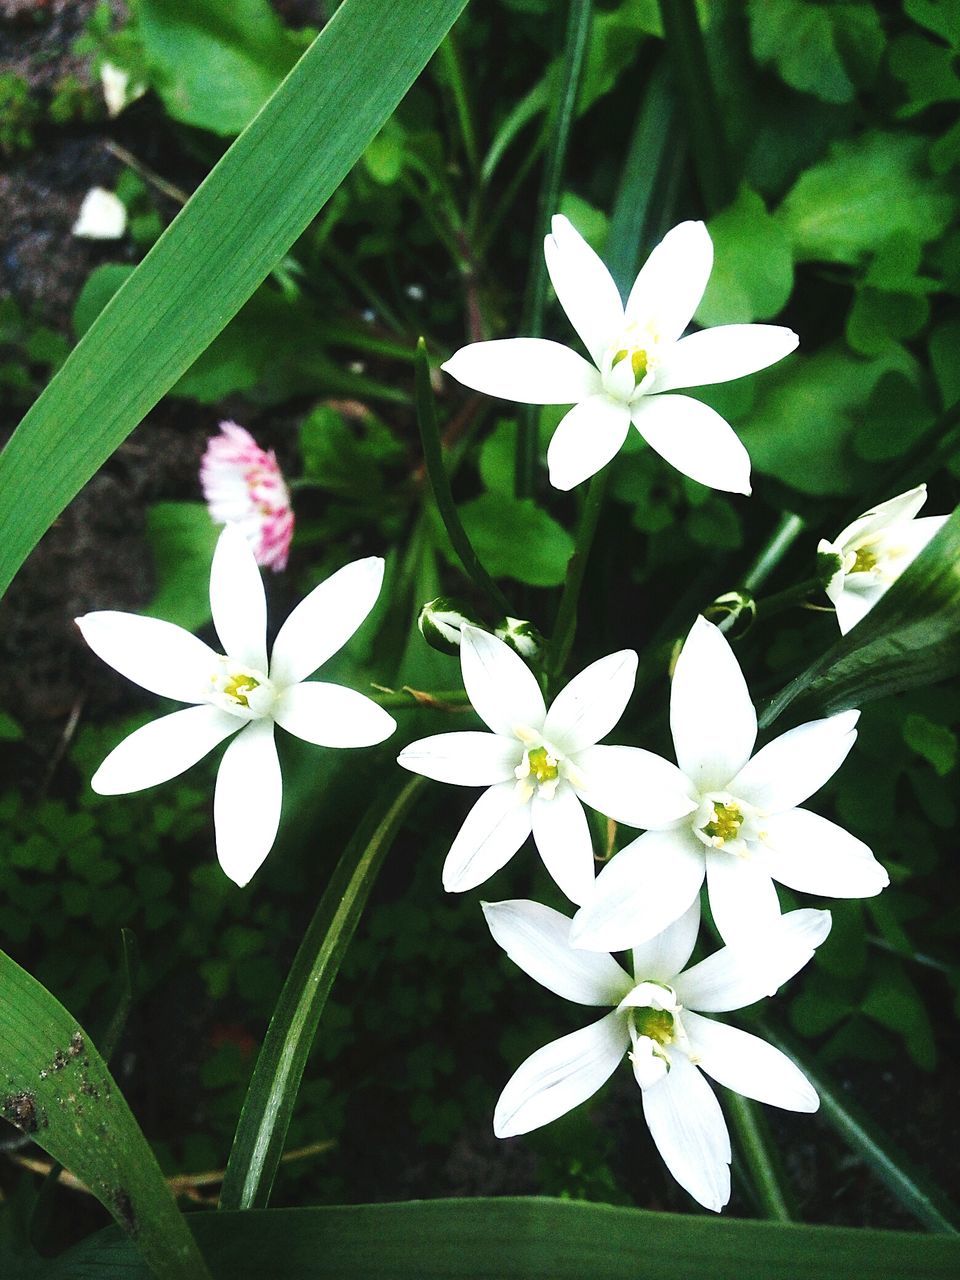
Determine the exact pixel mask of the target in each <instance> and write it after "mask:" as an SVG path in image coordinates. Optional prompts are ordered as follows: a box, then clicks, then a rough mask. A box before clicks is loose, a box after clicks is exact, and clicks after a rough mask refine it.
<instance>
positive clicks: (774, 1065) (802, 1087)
mask: <svg viewBox="0 0 960 1280" xmlns="http://www.w3.org/2000/svg"><path fill="white" fill-rule="evenodd" d="M683 1026H684V1030H685V1031H686V1033H687V1035H688V1036H689V1037H690V1048H691V1051H692V1052H693V1053H694V1054H695V1055H696V1059H697V1063H698V1064H699V1066H700V1068H701V1069H702V1070H703V1071H705V1072H706V1073H707V1075H708V1076H713V1078H714V1080H716V1081H717V1082H718V1083H719V1084H722V1085H725V1086H726V1087H727V1088H728V1089H733V1090H734V1092H735V1093H741V1094H743V1096H744V1097H745V1098H755V1099H756V1100H757V1102H766V1103H768V1104H769V1105H770V1106H772V1107H783V1108H784V1109H785V1110H786V1111H816V1110H817V1108H818V1107H819V1106H820V1099H819V1098H818V1097H817V1091H816V1089H814V1087H813V1085H812V1084H811V1083H810V1081H809V1080H808V1079H807V1077H806V1076H805V1075H804V1074H803V1072H802V1071H801V1070H800V1068H799V1067H797V1066H795V1065H794V1064H793V1063H792V1062H791V1061H790V1059H789V1058H788V1057H787V1055H786V1054H785V1053H781V1052H780V1050H779V1049H775V1048H774V1047H773V1045H772V1044H767V1042H766V1040H761V1039H760V1037H759V1036H753V1035H750V1034H749V1032H747V1031H740V1030H739V1029H738V1028H737V1027H728V1026H726V1025H725V1024H724V1023H722V1022H714V1021H712V1020H711V1019H710V1018H701V1016H700V1015H699V1014H698V1013H689V1012H688V1013H686V1014H684V1018H683Z"/></svg>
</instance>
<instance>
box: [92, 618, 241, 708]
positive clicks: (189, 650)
mask: <svg viewBox="0 0 960 1280" xmlns="http://www.w3.org/2000/svg"><path fill="white" fill-rule="evenodd" d="M76 623H77V626H78V627H79V628H80V630H81V632H82V633H83V638H84V640H86V642H87V644H88V645H89V646H90V648H91V649H92V650H93V652H94V653H95V654H96V655H97V657H98V658H102V659H103V661H104V662H107V663H109V664H110V666H111V667H113V668H114V669H115V670H116V671H119V672H120V674H121V675H122V676H126V678H127V679H128V680H132V681H133V682H134V684H138V685H140V686H141V688H143V689H149V690H150V692H151V693H158V694H159V695H160V697H161V698H173V699H175V700H176V701H177V702H206V700H207V696H208V694H209V693H210V689H211V680H212V678H213V676H214V675H215V674H216V672H217V670H218V669H219V661H220V660H219V657H218V655H217V654H215V653H214V651H213V650H212V649H211V648H210V647H209V646H208V645H205V644H204V643H203V641H202V640H198V639H197V637H196V636H193V635H191V634H190V632H189V631H184V629H183V627H177V626H174V624H173V623H172V622H161V620H160V619H159V618H143V617H141V616H140V615H139V614H137V613H114V612H113V611H112V610H104V611H102V612H100V613H88V614H86V615H85V616H84V617H82V618H77V619H76Z"/></svg>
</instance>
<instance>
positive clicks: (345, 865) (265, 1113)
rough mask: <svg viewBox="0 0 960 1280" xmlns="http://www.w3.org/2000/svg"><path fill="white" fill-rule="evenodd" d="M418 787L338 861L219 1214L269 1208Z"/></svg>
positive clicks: (271, 1044) (382, 809)
mask: <svg viewBox="0 0 960 1280" xmlns="http://www.w3.org/2000/svg"><path fill="white" fill-rule="evenodd" d="M423 785H424V779H423V778H419V777H417V778H412V779H411V780H410V781H409V782H407V783H406V784H405V785H404V786H403V788H402V789H401V790H400V792H399V793H397V792H396V791H395V790H394V784H392V783H391V784H390V786H389V791H388V792H387V795H386V798H384V793H381V796H380V798H379V802H378V803H377V804H375V806H374V808H373V810H372V811H371V812H370V813H369V814H368V815H367V818H366V820H365V822H364V823H363V824H362V825H361V826H360V827H359V828H358V829H357V831H356V832H355V834H354V836H353V839H352V840H351V841H350V843H349V844H348V845H347V847H346V849H345V850H344V852H343V855H342V857H341V858H340V861H339V862H338V863H337V867H336V870H335V871H334V873H333V875H332V876H331V878H330V883H329V884H328V886H327V889H326V892H325V893H324V895H323V897H322V898H321V900H320V904H319V906H318V907H317V910H316V912H315V914H314V917H313V919H312V920H311V922H310V926H309V928H308V929H307V932H306V933H305V934H304V937H303V941H302V942H301V944H300V948H299V950H298V951H297V954H296V957H295V959H294V961H293V965H292V966H291V968H290V972H289V974H288V975H287V980H286V982H285V983H284V985H283V991H282V992H281V993H280V999H279V1000H278V1001H277V1006H276V1008H275V1009H274V1012H273V1017H272V1018H271V1019H270V1026H269V1028H268V1029H267V1034H266V1037H265V1039H264V1042H263V1045H262V1046H261V1049H260V1054H259V1057H258V1058H257V1065H256V1067H255V1068H254V1071H253V1078H252V1079H251V1081H250V1087H249V1088H248V1090H247V1096H246V1098H245V1100H244V1103H243V1110H242V1112H241V1114H240V1121H239V1123H238V1125H237V1132H236V1134H235V1136H234V1139H233V1148H232V1150H231V1152H230V1159H229V1161H228V1162H227V1170H226V1173H225V1174H224V1178H223V1189H222V1191H221V1194H220V1208H221V1209H262V1208H266V1206H267V1203H268V1201H269V1199H270V1192H271V1189H272V1187H273V1180H274V1178H275V1177H276V1173H277V1166H278V1165H279V1163H280V1156H281V1154H282V1152H283V1146H284V1142H285V1141H286V1136H287V1129H288V1128H289V1125H290V1118H291V1116H292V1115H293V1108H294V1104H295V1103H296V1099H297V1092H298V1090H299V1088H300V1081H301V1079H302V1078H303V1072H304V1068H305V1067H306V1064H307V1057H308V1055H309V1053H310V1049H311V1047H312V1045H313V1041H314V1037H315V1035H316V1031H317V1025H318V1023H319V1021H320V1015H321V1014H322V1013H323V1010H324V1007H325V1006H326V1003H327V997H328V996H329V994H330V988H331V987H332V986H333V982H334V979H335V978H336V976H337V973H338V972H339V969H340V965H341V963H342V961H343V957H344V954H345V953H346V950H347V947H348V945H349V943H350V940H351V938H352V937H353V934H354V931H355V929H356V927H357V922H358V921H359V919H360V915H361V913H362V911H363V908H364V906H365V905H366V901H367V897H368V896H369V893H370V890H371V888H372V886H373V882H374V880H375V878H376V875H377V872H378V871H379V870H380V865H381V863H382V862H383V859H384V857H385V855H386V853H387V850H388V849H389V848H390V846H391V844H392V843H393V840H394V837H395V836H396V834H397V832H398V831H399V829H400V825H401V823H402V822H403V819H404V818H405V817H406V815H407V811H408V810H409V808H410V805H411V804H412V802H413V800H414V798H415V797H416V795H417V794H418V792H419V791H420V789H421V787H422V786H423Z"/></svg>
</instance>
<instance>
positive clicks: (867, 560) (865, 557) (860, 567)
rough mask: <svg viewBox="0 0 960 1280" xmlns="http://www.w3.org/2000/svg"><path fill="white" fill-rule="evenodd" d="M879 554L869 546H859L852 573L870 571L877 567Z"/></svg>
mask: <svg viewBox="0 0 960 1280" xmlns="http://www.w3.org/2000/svg"><path fill="white" fill-rule="evenodd" d="M877 560H878V556H877V554H876V552H875V551H871V550H870V548H869V547H858V548H857V553H856V559H855V560H854V562H853V568H852V569H851V570H850V572H851V573H869V572H870V570H871V569H875V568H876V567H877Z"/></svg>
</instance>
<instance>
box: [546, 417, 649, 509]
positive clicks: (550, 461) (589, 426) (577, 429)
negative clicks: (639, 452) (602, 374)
mask: <svg viewBox="0 0 960 1280" xmlns="http://www.w3.org/2000/svg"><path fill="white" fill-rule="evenodd" d="M629 430H630V410H629V409H628V408H627V406H626V405H625V404H621V403H619V402H618V401H616V400H611V398H610V397H609V396H607V395H602V394H598V395H592V396H590V397H589V398H588V399H586V400H582V401H581V402H580V403H579V404H577V405H575V406H574V407H573V408H572V409H571V410H570V412H569V413H568V414H566V415H565V416H564V417H563V418H561V420H560V422H559V424H558V426H557V429H556V431H555V432H554V433H553V437H552V439H551V441H550V444H549V445H548V446H547V466H548V468H549V469H550V483H551V484H552V485H553V487H554V488H555V489H562V490H564V491H566V490H567V489H572V488H574V486H575V485H578V484H580V482H581V481H582V480H587V479H589V478H590V476H592V475H596V473H597V472H598V471H600V470H601V469H602V468H603V467H605V466H606V465H607V463H608V462H609V461H610V459H611V458H612V457H613V456H614V455H615V454H616V453H617V451H618V450H619V449H620V446H621V445H622V444H623V442H624V440H626V438H627V432H628V431H629Z"/></svg>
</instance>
